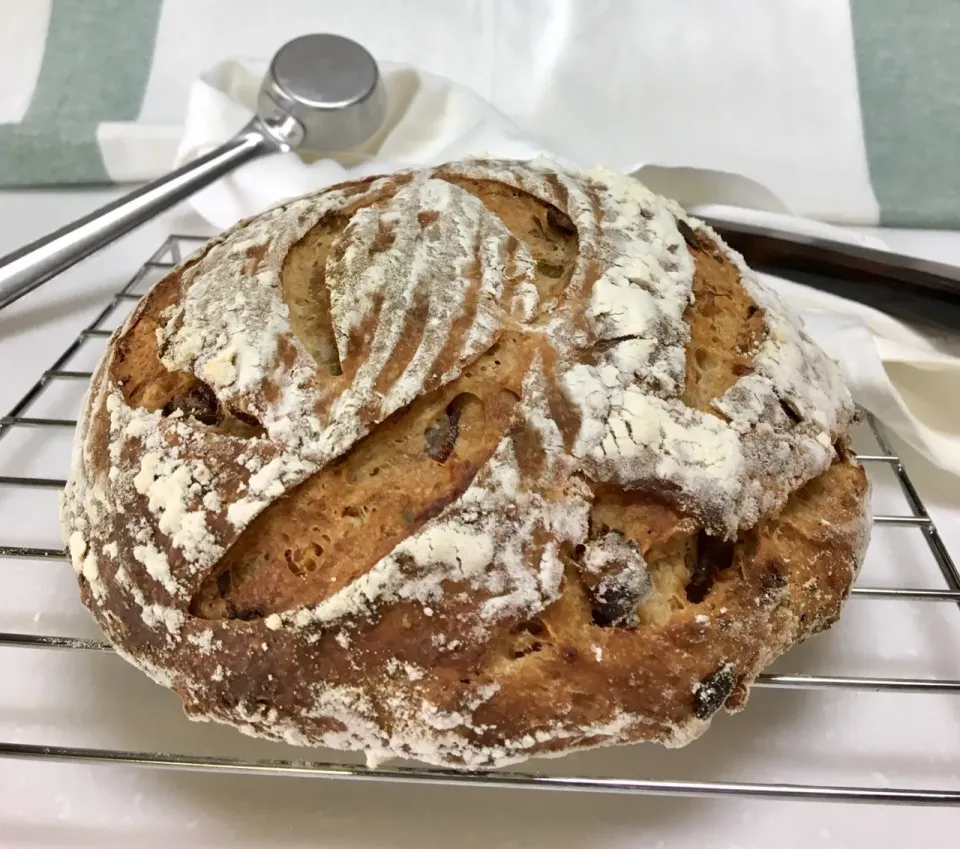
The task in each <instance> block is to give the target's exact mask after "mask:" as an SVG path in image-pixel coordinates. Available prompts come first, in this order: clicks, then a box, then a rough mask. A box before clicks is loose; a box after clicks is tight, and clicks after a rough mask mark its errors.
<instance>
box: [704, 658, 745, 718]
mask: <svg viewBox="0 0 960 849" xmlns="http://www.w3.org/2000/svg"><path fill="white" fill-rule="evenodd" d="M736 683H737V676H736V674H735V672H734V668H733V664H732V663H723V664H721V665H720V667H719V668H718V669H717V671H716V672H713V673H711V674H710V675H708V676H707V677H706V678H704V679H703V680H702V681H701V682H700V683H699V684H697V686H696V689H695V690H694V691H693V712H694V714H696V716H697V718H698V719H709V718H710V717H711V716H713V715H714V714H715V713H716V712H717V711H718V710H720V708H721V707H723V703H724V702H725V701H726V700H727V696H729V695H730V694H731V693H732V692H733V688H734V686H735V685H736Z"/></svg>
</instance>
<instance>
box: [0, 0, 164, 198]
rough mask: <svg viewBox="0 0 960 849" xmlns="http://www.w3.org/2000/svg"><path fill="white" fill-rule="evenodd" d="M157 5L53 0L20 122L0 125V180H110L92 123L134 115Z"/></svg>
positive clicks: (153, 1)
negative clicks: (33, 84)
mask: <svg viewBox="0 0 960 849" xmlns="http://www.w3.org/2000/svg"><path fill="white" fill-rule="evenodd" d="M161 6H162V0H54V2H53V6H52V8H51V12H50V24H49V27H48V30H47V39H46V44H45V46H44V54H43V63H42V65H41V67H40V73H39V75H38V77H37V85H36V88H35V90H34V93H33V97H32V99H31V101H30V105H29V107H28V108H27V112H26V114H25V115H24V119H23V122H22V123H21V124H19V125H17V124H6V125H2V126H0V183H4V184H7V185H31V184H38V183H46V184H50V183H76V182H81V183H106V182H110V178H109V177H108V176H107V171H106V168H105V167H104V164H103V158H102V156H101V154H100V147H99V145H98V144H97V135H96V133H97V126H98V125H99V124H100V123H101V122H102V121H132V120H135V119H136V118H137V116H138V115H139V113H140V107H141V105H142V103H143V95H144V92H145V91H146V87H147V80H148V78H149V76H150V67H151V64H152V62H153V49H154V44H155V41H156V36H157V26H158V23H159V20H160V9H161Z"/></svg>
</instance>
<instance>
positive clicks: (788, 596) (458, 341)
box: [64, 161, 869, 767]
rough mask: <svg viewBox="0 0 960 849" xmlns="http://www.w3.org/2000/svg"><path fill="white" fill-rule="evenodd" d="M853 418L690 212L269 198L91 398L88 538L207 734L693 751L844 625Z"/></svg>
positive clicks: (81, 480)
mask: <svg viewBox="0 0 960 849" xmlns="http://www.w3.org/2000/svg"><path fill="white" fill-rule="evenodd" d="M851 420H852V404H851V402H850V398H849V395H848V394H847V392H846V390H845V389H844V388H843V386H842V382H841V381H840V379H839V375H838V373H837V371H836V369H835V367H834V366H833V364H832V363H830V362H829V360H828V359H827V358H826V357H825V356H824V355H823V354H822V352H821V351H819V349H818V348H816V346H814V345H813V343H812V342H810V340H809V339H808V338H807V337H806V336H805V335H804V334H803V332H802V329H801V328H800V325H799V324H798V323H797V321H796V319H794V318H792V317H791V316H790V315H789V313H788V312H787V311H786V310H785V309H784V308H783V307H782V305H781V304H780V303H779V302H778V301H777V300H776V298H775V297H774V296H772V295H771V294H770V293H769V292H766V291H765V290H764V289H763V288H762V287H761V286H760V285H759V283H757V281H756V280H755V279H754V278H753V277H752V275H751V274H750V272H749V270H748V269H746V268H745V267H744V266H743V264H742V261H741V260H740V258H739V257H738V256H737V255H736V254H734V253H732V252H731V251H729V250H728V249H727V248H726V247H725V246H723V245H722V243H721V242H720V241H719V239H718V238H717V237H716V236H715V234H713V233H712V232H711V231H709V229H708V228H706V227H704V226H703V225H701V224H699V223H698V222H696V221H694V220H693V219H688V218H686V217H685V216H684V215H683V212H682V210H680V209H679V207H676V206H675V205H673V204H671V203H670V202H667V201H664V200H663V199H660V198H657V197H655V196H653V195H651V194H650V193H649V192H646V190H644V189H643V188H642V187H640V186H639V184H635V183H633V182H632V181H629V180H627V179H626V178H622V177H618V176H617V175H612V174H609V173H596V174H582V173H574V172H569V171H564V170H562V169H559V168H556V167H555V166H552V165H548V164H544V163H531V164H526V165H524V164H515V163H496V162H482V161H477V162H466V163H452V164H450V165H448V166H444V167H443V168H441V169H438V170H437V171H434V172H415V173H404V174H400V175H396V176H394V177H386V178H379V179H370V180H366V181H361V182H358V183H354V184H348V185H345V186H342V187H335V188H334V189H331V190H327V191H325V192H321V193H318V194H317V195H314V196H311V197H308V198H305V199H302V200H300V201H296V202H292V203H290V204H286V205H284V206H281V207H278V208H277V209H275V210H270V211H268V212H266V213H264V214H263V215H261V216H258V217H257V218H255V219H252V220H251V221H248V222H241V224H240V225H238V226H237V227H236V228H234V229H233V230H232V231H230V232H228V233H226V234H224V235H223V236H221V237H220V238H219V239H217V240H214V241H213V242H211V243H210V244H209V245H208V246H207V247H206V248H204V249H203V250H202V251H201V252H200V253H198V255H196V256H195V257H192V258H191V259H190V260H189V261H188V262H187V263H185V264H184V265H183V266H181V267H180V268H178V269H176V270H175V271H174V272H172V273H171V275H169V276H168V277H167V278H166V279H165V280H163V281H161V283H159V284H158V285H157V286H156V287H155V288H154V289H153V290H152V292H151V293H150V294H149V295H148V296H146V297H145V298H144V300H143V301H142V302H141V304H140V305H139V306H138V308H137V310H136V311H135V313H134V314H133V316H131V318H130V320H129V321H128V322H127V324H126V326H125V327H124V328H122V329H121V330H120V331H118V333H117V334H116V335H115V337H114V339H113V341H112V343H111V346H110V348H109V350H108V354H107V356H106V358H105V359H104V362H103V363H101V366H100V368H99V369H98V372H97V374H96V376H95V378H94V382H93V385H92V387H91V392H90V395H89V398H88V402H87V408H86V411H85V415H84V420H83V423H82V428H81V438H80V440H79V441H78V445H77V449H76V453H75V459H74V466H73V471H72V474H71V479H70V482H69V485H68V490H67V498H66V501H65V509H64V526H65V534H66V537H67V540H68V545H69V547H70V549H71V555H72V558H73V561H74V565H75V568H76V569H77V571H78V573H79V575H80V583H81V595H82V597H83V600H84V602H85V603H86V604H87V605H88V606H89V607H90V609H91V610H92V611H93V613H94V615H95V616H96V617H97V619H98V621H99V622H100V624H101V626H102V627H103V629H104V631H105V633H106V634H107V635H108V637H109V638H110V639H111V641H113V643H114V644H115V645H116V646H117V648H118V650H119V651H121V653H122V654H124V656H126V657H128V658H129V659H130V660H131V661H132V662H134V663H135V664H137V665H138V666H140V667H141V668H143V669H144V670H145V671H147V672H148V673H149V674H151V675H152V676H153V677H154V678H155V679H157V680H158V681H161V682H162V683H164V684H166V685H167V686H170V687H172V688H173V689H174V690H175V691H176V692H177V693H178V694H179V695H180V697H181V698H182V699H183V701H184V704H185V707H186V709H187V711H188V713H189V714H190V715H192V716H194V717H195V718H199V719H215V720H218V721H223V722H227V723H230V724H233V725H237V726H238V727H240V728H241V730H244V731H246V732H248V733H252V734H257V735H261V736H266V737H274V738H278V739H286V740H288V741H290V742H294V743H298V744H305V745H308V744H312V745H328V746H336V747H339V748H355V749H363V750H366V751H367V752H368V755H369V756H370V758H371V760H373V761H377V760H380V759H383V758H385V757H390V756H393V755H401V756H408V757H415V758H420V759H422V760H426V761H428V762H431V763H437V764H445V765H453V766H470V767H485V766H493V765H497V764H501V763H507V762H511V761H517V760H522V759H523V758H526V757H529V756H531V755H535V754H544V753H555V752H563V751H568V750H571V749H575V748H580V747H585V746H593V745H601V744H605V743H614V742H629V741H635V740H657V741H660V742H663V743H665V744H667V745H683V744H684V743H686V742H689V740H691V739H693V738H694V737H696V736H697V735H698V734H699V733H701V732H702V731H703V730H704V729H705V728H706V727H707V725H708V724H709V720H710V717H711V716H712V714H713V713H714V712H715V711H716V710H718V709H719V708H720V707H721V706H724V705H725V706H726V707H727V708H728V709H739V708H740V707H742V705H743V703H744V701H745V699H746V696H747V692H748V688H749V685H750V683H751V682H752V681H753V680H754V678H755V677H756V676H757V674H759V672H760V671H761V670H762V669H763V668H764V666H766V665H767V664H768V663H770V662H771V661H772V660H773V659H774V658H775V657H776V656H778V655H779V654H781V653H782V652H783V651H785V650H786V649H788V648H789V647H790V646H791V645H793V644H795V643H796V642H798V641H800V640H803V639H804V638H805V637H806V636H808V635H809V634H812V633H816V632H817V631H819V630H822V629H823V628H825V627H828V626H829V625H830V624H831V623H832V622H833V621H834V620H835V619H836V617H837V616H838V615H839V611H840V607H841V605H842V603H843V601H844V599H845V598H846V596H847V594H848V592H849V589H850V586H851V584H852V582H853V579H854V577H855V576H856V573H857V570H858V568H859V565H860V563H861V561H862V557H863V553H864V548H865V546H866V540H867V536H868V532H867V529H868V523H869V516H868V495H869V494H868V488H867V482H866V478H865V475H864V473H863V470H862V469H861V468H860V467H859V466H858V465H857V464H856V463H855V461H853V460H852V459H851V457H850V456H849V454H848V452H847V451H846V448H845V445H846V438H847V437H846V433H847V430H848V427H849V424H850V422H851Z"/></svg>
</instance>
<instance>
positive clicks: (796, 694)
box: [0, 236, 960, 845]
mask: <svg viewBox="0 0 960 849" xmlns="http://www.w3.org/2000/svg"><path fill="white" fill-rule="evenodd" d="M203 241H204V240H203V239H202V238H199V237H194V236H171V237H170V238H169V239H167V241H166V242H165V243H164V244H163V245H162V246H161V247H160V248H159V249H158V250H157V251H156V252H155V253H154V255H153V256H152V257H151V258H150V259H149V260H148V261H147V262H146V263H145V264H144V265H143V266H142V267H141V268H140V269H139V270H138V272H137V273H136V274H135V275H134V277H133V278H132V279H131V280H130V281H129V283H128V284H127V285H126V286H124V287H123V289H122V290H121V291H119V292H117V294H116V295H115V296H114V297H113V298H112V300H111V301H110V302H109V303H108V304H107V305H106V306H105V307H104V309H103V311H102V312H101V313H100V314H99V315H98V316H97V317H96V318H95V319H94V321H93V322H92V323H91V324H90V325H89V326H88V327H87V328H86V329H85V330H83V331H82V332H81V333H80V335H79V336H78V337H77V338H76V339H74V340H72V341H71V342H70V344H69V345H68V346H67V348H66V350H64V351H63V352H62V353H60V352H57V351H51V352H50V360H51V361H52V362H51V364H50V366H49V368H47V370H46V371H44V372H43V373H42V374H41V376H40V377H39V379H38V380H37V382H36V383H35V385H33V387H32V388H30V390H29V391H28V392H27V393H26V395H24V397H23V398H22V399H21V400H20V401H19V402H18V403H17V404H16V405H15V406H14V407H13V409H11V410H10V412H9V413H8V414H7V415H5V416H3V417H2V418H0V681H2V682H3V684H2V687H0V766H2V763H3V762H4V761H6V760H20V761H30V762H31V764H33V765H34V766H37V765H40V764H45V768H46V769H49V770H58V769H64V768H65V767H63V766H60V765H58V764H62V763H64V762H71V763H75V764H83V765H91V766H93V765H96V766H97V767H98V768H97V769H96V770H95V771H87V772H85V773H84V774H85V775H87V776H89V777H90V780H97V779H96V776H97V775H99V774H101V773H102V772H103V770H104V769H105V768H106V767H108V766H109V765H113V766H114V767H119V768H120V769H119V771H127V772H129V771H131V770H132V771H135V772H143V771H154V772H155V771H156V770H157V769H163V770H179V771H189V772H208V773H219V774H246V775H261V776H288V777H291V776H295V777H316V778H328V779H340V780H344V781H364V782H402V783H412V784H419V785H424V784H445V785H468V786H475V787H500V788H514V789H516V788H528V789H551V790H566V791H574V790H578V791H593V792H596V793H608V794H634V795H666V796H700V797H731V796H732V797H737V798H741V799H750V798H761V799H775V800H777V799H779V800H808V801H819V802H846V803H855V802H860V803H887V804H900V805H927V806H939V807H951V806H960V777H958V775H957V753H958V751H960V740H958V736H957V730H956V729H957V727H958V725H957V724H958V715H960V712H958V708H960V698H958V697H960V680H958V679H960V663H958V657H960V609H958V606H960V572H958V570H957V567H956V565H955V563H954V561H953V558H952V557H951V555H950V553H949V552H948V551H947V548H946V547H945V546H944V544H943V543H942V541H941V538H940V536H939V534H938V531H937V528H936V526H935V524H934V521H933V519H932V518H931V516H930V515H929V513H928V511H927V509H926V507H925V506H924V504H923V502H922V501H921V499H920V497H919V495H918V494H917V490H916V489H915V487H914V484H913V483H912V482H911V479H910V477H909V476H908V475H907V472H906V471H905V469H904V467H903V464H902V463H901V461H900V459H899V458H898V457H897V456H896V454H895V453H894V451H893V449H892V448H891V445H890V442H889V441H888V440H887V438H886V436H885V435H884V433H883V429H882V427H881V426H880V425H878V423H877V422H875V421H874V420H873V419H872V417H870V416H869V415H867V416H865V420H864V422H863V423H862V424H861V425H860V426H859V427H858V429H857V432H856V434H855V447H856V449H857V451H858V452H860V453H859V456H860V459H861V461H862V462H863V463H864V464H865V466H866V468H867V471H868V474H869V475H870V477H871V479H872V481H873V484H874V511H875V520H874V521H875V528H874V535H873V543H872V545H871V550H870V552H869V554H868V557H867V563H866V564H865V567H864V570H863V573H862V574H861V577H860V579H859V581H858V583H857V586H856V587H855V588H854V590H853V595H852V597H851V599H850V601H849V603H848V605H847V608H846V609H845V612H844V615H843V617H842V618H841V621H840V623H838V625H836V626H835V627H834V628H833V629H832V630H831V631H829V632H828V633H827V634H825V635H822V636H818V637H816V638H814V639H812V640H809V641H808V642H807V643H805V644H804V645H803V646H800V647H798V648H796V649H794V650H793V651H792V652H790V653H789V654H788V655H787V656H785V657H784V658H783V659H781V661H779V662H778V663H777V664H776V665H775V666H774V667H773V669H772V670H771V671H768V672H767V673H766V674H764V675H762V676H761V677H760V679H759V680H758V681H757V684H756V685H755V686H756V692H755V693H754V694H753V696H752V697H751V701H750V704H749V705H748V706H747V708H746V710H745V711H744V712H743V713H741V714H739V715H738V716H736V717H727V716H720V717H718V718H717V719H716V720H715V723H714V728H713V729H711V731H709V732H708V733H707V734H706V735H705V736H704V738H702V740H701V741H698V742H697V743H695V744H693V745H692V746H690V747H688V748H687V749H685V750H681V751H667V750H662V749H660V748H659V747H651V746H633V747H626V748H622V749H610V750H601V751H597V752H588V753H583V754H578V755H574V756H570V757H567V758H562V759H557V760H549V761H533V762H531V763H528V764H525V765H523V766H522V767H520V768H518V769H508V770H501V771H494V772H488V773H463V772H456V771H446V770H438V769H433V768H426V767H417V766H407V765H404V766H393V767H388V768H380V769H376V770H372V769H368V768H366V767H365V766H363V765H361V763H360V761H359V759H358V758H354V757H352V756H349V755H342V754H339V753H326V752H324V753H323V758H324V759H323V761H322V762H321V761H320V760H303V759H302V758H304V757H311V758H312V757H315V756H316V754H318V753H310V752H305V751H304V750H297V749H294V748H292V747H288V746H285V745H283V744H273V743H266V742H263V741H251V740H247V739H246V738H241V737H239V735H236V733H235V732H233V731H232V730H230V729H225V728H220V727H216V726H209V725H204V726H198V725H195V724H192V723H189V722H188V721H187V719H186V718H185V717H183V716H182V715H181V714H179V713H178V712H177V709H176V699H175V698H174V697H173V696H172V695H171V694H169V693H167V692H166V691H163V690H161V689H160V688H158V687H156V686H155V685H153V684H152V683H151V682H149V681H148V680H147V679H146V678H145V677H143V676H141V675H139V674H138V673H136V671H135V670H132V669H130V668H129V667H127V666H126V664H124V663H123V662H122V661H121V660H120V659H119V658H117V657H116V656H115V655H114V654H113V653H112V652H111V650H110V648H109V646H108V645H107V644H105V643H104V642H103V640H102V638H101V637H100V636H99V635H98V634H97V633H96V630H95V626H94V625H93V624H92V621H91V620H90V618H89V616H88V615H86V613H85V611H84V610H83V609H82V606H81V605H80V604H79V601H78V600H77V598H76V588H75V584H74V576H73V573H72V570H71V569H70V568H69V566H68V565H67V564H66V562H65V560H66V558H65V556H64V553H63V551H62V548H61V544H60V539H59V532H58V527H57V519H56V495H57V492H58V491H59V490H60V489H61V488H62V486H63V483H64V481H63V478H64V475H65V474H66V470H67V461H68V458H69V450H70V444H71V442H72V437H73V430H74V426H75V420H76V416H77V413H78V411H79V407H80V404H81V400H82V395H83V392H84V391H85V389H86V385H87V382H88V381H89V378H90V374H91V370H92V368H93V367H94V366H95V364H96V362H97V360H98V359H99V357H100V355H101V354H102V352H103V350H104V347H105V345H106V340H107V339H109V337H110V336H111V334H112V332H113V330H114V329H115V328H116V327H118V326H119V325H120V324H121V323H122V321H123V320H124V318H125V317H126V315H127V314H129V311H130V310H131V309H132V308H133V306H134V305H135V304H136V302H137V300H138V299H139V298H140V296H141V295H142V294H143V293H144V292H145V291H146V290H147V289H148V288H149V287H150V285H152V284H153V283H154V282H156V281H157V280H158V279H160V278H161V277H162V276H163V275H164V274H166V273H167V272H168V271H169V269H170V268H172V267H173V266H174V265H176V264H177V263H178V262H179V261H180V260H181V258H182V257H183V256H185V255H186V254H187V253H189V252H190V251H192V250H193V249H194V248H196V247H197V246H199V245H200V244H201V243H202V242H203ZM5 367H7V366H5ZM104 664H108V665H110V668H109V670H107V669H105V667H104ZM771 691H773V692H771ZM4 693H8V694H9V693H13V694H17V695H16V696H14V697H9V696H5V695H3V694H4ZM119 705H123V706H124V708H125V709H121V708H120V707H119ZM892 729H898V730H896V731H894V730H892ZM944 729H947V731H946V732H944ZM78 741H79V742H78ZM80 742H82V745H81V744H80ZM328 757H329V760H327V758H328ZM31 768H32V767H31ZM108 771H109V770H108ZM138 795H139V794H138ZM58 798H59V797H58ZM951 821H952V822H955V820H951ZM0 842H2V841H0ZM784 845H786V844H784Z"/></svg>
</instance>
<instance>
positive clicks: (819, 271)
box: [701, 216, 960, 332]
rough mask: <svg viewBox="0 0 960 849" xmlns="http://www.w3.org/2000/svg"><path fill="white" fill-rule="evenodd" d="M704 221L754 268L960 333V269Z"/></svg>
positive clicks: (795, 235)
mask: <svg viewBox="0 0 960 849" xmlns="http://www.w3.org/2000/svg"><path fill="white" fill-rule="evenodd" d="M701 219H702V220H703V221H705V222H706V223H707V224H709V225H710V226H711V227H713V229H714V230H716V231H717V233H719V234H720V236H721V237H722V238H723V240H724V241H725V242H726V243H727V244H728V245H730V246H731V247H732V248H734V249H736V250H737V251H739V252H740V253H741V254H743V256H744V259H746V261H747V263H748V264H749V265H750V266H751V267H753V268H756V269H758V270H769V271H772V272H775V273H776V274H780V275H782V276H786V277H789V278H792V279H796V280H798V281H799V282H802V283H804V284H805V285H808V286H813V287H815V288H818V289H822V290H824V291H827V292H830V293H832V294H836V295H840V296H841V297H845V298H852V299H853V300H856V301H860V302H861V303H865V304H867V305H869V306H872V307H876V308H877V309H880V310H884V311H885V312H890V313H893V314H895V315H897V316H898V317H901V318H906V319H908V320H911V321H921V322H924V323H928V324H934V325H937V326H939V327H946V328H948V329H949V330H951V331H952V332H956V331H960V267H957V266H954V265H948V264H946V263H943V262H935V261H933V260H928V259H921V258H919V257H914V256H907V255H906V254H900V253H894V252H892V251H884V250H878V249H876V248H870V247H865V246H863V245H856V244H849V243H847V242H840V241H835V240H833V239H829V238H825V237H822V236H810V235H806V234H802V233H791V232H788V231H785V230H779V229H777V228H775V227H766V226H763V225H758V224H745V223H741V222H734V221H725V220H721V219H717V218H711V217H704V216H701Z"/></svg>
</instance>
